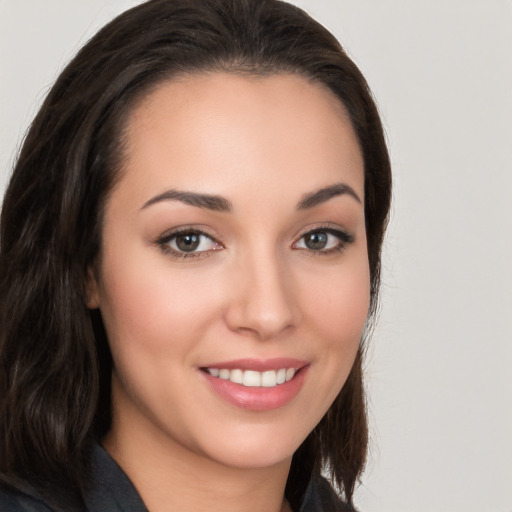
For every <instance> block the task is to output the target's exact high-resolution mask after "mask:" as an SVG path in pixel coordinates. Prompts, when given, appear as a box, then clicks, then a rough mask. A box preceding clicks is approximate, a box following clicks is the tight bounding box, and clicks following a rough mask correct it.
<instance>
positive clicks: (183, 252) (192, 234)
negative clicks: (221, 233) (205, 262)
mask: <svg viewBox="0 0 512 512" xmlns="http://www.w3.org/2000/svg"><path fill="white" fill-rule="evenodd" d="M158 245H159V246H160V247H161V248H162V249H163V250H164V251H166V252H169V253H170V254H172V255H174V256H180V257H182V256H202V255H205V254H207V253H210V252H211V251H218V250H220V249H223V246H222V244H220V243H219V242H217V241H216V240H214V239H213V238H211V237H210V236H209V235H207V234H206V233H203V232H202V231H196V230H183V231H178V232H177V233H171V234H169V235H166V236H164V237H162V238H160V239H159V240H158Z"/></svg>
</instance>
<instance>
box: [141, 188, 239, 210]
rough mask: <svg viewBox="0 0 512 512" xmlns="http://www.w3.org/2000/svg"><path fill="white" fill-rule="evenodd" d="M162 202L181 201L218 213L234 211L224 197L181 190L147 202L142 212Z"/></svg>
mask: <svg viewBox="0 0 512 512" xmlns="http://www.w3.org/2000/svg"><path fill="white" fill-rule="evenodd" d="M161 201H180V202H182V203H185V204H188V205H190V206H196V207H197V208H206V209H207V210H213V211H216V212H230V211H232V209H233V206H232V204H231V201H229V199H226V198H225V197H222V196H216V195H210V194H199V193H197V192H186V191H181V190H174V189H171V190H166V191H165V192H163V193H161V194H158V195H157V196H154V197H152V198H151V199H149V200H148V201H146V202H145V203H144V204H143V205H142V208H141V210H143V209H144V208H147V207H148V206H151V205H153V204H155V203H159V202H161Z"/></svg>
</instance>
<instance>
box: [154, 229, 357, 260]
mask: <svg viewBox="0 0 512 512" xmlns="http://www.w3.org/2000/svg"><path fill="white" fill-rule="evenodd" d="M314 234H327V235H332V236H334V237H336V238H337V239H338V243H337V244H336V246H335V247H332V248H329V249H324V250H322V249H319V250H314V249H309V248H308V247H296V246H297V244H299V243H300V242H301V241H302V240H304V238H305V237H306V236H308V235H310V236H311V235H314ZM180 235H193V236H194V235H195V236H199V237H206V238H208V239H209V240H211V242H212V243H214V244H217V245H218V246H220V248H223V246H222V244H221V243H220V242H219V241H218V240H216V239H215V238H214V237H212V236H211V235H209V234H208V233H205V232H204V231H201V230H200V229H196V228H181V229H178V230H175V231H173V232H172V233H169V234H166V235H163V236H161V237H160V238H158V240H156V242H155V243H156V245H158V247H159V248H160V249H161V250H162V251H163V252H164V253H165V254H170V255H172V256H173V257H175V258H180V259H181V258H182V259H185V258H204V257H207V256H211V254H212V253H213V252H215V251H217V250H219V249H210V250H206V251H199V252H196V251H190V252H186V251H180V250H176V249H173V248H172V247H170V246H169V244H170V243H171V242H172V241H173V240H175V239H176V238H177V237H178V236H180ZM353 242H354V237H353V236H352V235H351V234H350V233H348V232H346V231H343V230H341V229H335V228H333V227H331V226H320V227H317V228H314V229H310V230H309V231H306V232H305V233H303V234H302V235H301V236H300V238H299V240H298V241H297V242H294V243H293V246H292V247H294V249H296V250H305V251H307V252H309V253H310V254H311V255H315V256H316V255H318V256H326V255H329V254H334V253H340V252H342V251H343V250H345V249H346V247H347V245H349V244H351V243H353Z"/></svg>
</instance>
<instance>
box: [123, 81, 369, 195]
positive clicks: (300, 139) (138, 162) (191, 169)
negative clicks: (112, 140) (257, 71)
mask: <svg viewBox="0 0 512 512" xmlns="http://www.w3.org/2000/svg"><path fill="white" fill-rule="evenodd" d="M126 128H127V129H126V132H125V133H126V139H125V141H126V146H125V147H126V152H125V159H124V162H125V164H124V166H123V170H122V173H123V177H122V180H121V181H124V180H126V179H128V180H129V181H130V182H132V183H133V184H134V186H136V187H139V188H140V189H147V190H148V193H150V190H149V189H151V188H153V190H151V192H153V193H154V192H157V191H158V190H157V189H158V188H159V187H160V188H162V187H166V186H167V187H171V186H172V187H178V188H184V189H190V188H193V189H198V188H199V189H201V190H202V191H204V192H214V193H215V192H217V188H218V187H219V184H220V183H222V185H223V187H224V188H223V190H222V192H223V193H224V194H225V193H228V194H229V192H230V189H232V191H233V193H235V192H238V191H239V190H240V185H241V184H243V183H247V182H250V183H251V186H252V187H255V189H257V188H258V186H259V184H260V183H261V186H262V188H263V189H266V190H267V192H268V187H269V178H270V181H273V183H272V186H274V187H279V186H280V184H282V183H286V182H288V183H289V186H288V187H287V189H289V188H290V187H291V188H292V189H293V188H294V186H295V187H297V188H300V187H301V185H303V187H302V188H310V189H313V188H320V187H322V186H326V185H330V184H331V183H332V182H337V181H340V180H341V181H348V182H350V183H349V184H350V185H351V186H352V187H353V188H355V189H356V190H357V191H358V193H359V194H360V197H362V196H363V188H364V186H363V182H364V176H363V162H362V156H361V153H360V150H359V145H358V141H357V138H356V136H355V133H354V130H353V128H352V125H351V123H350V120H349V117H348V114H347V112H346V110H345V108H344V107H343V105H342V103H341V102H340V100H339V99H338V98H337V97H336V96H335V95H334V94H333V93H332V92H331V91H330V90H328V89H327V88H326V87H325V86H323V85H322V84H319V83H315V82H311V81H309V80H307V79H306V78H304V77H302V76H300V75H294V74H276V75H270V76H241V75H236V74H227V73H205V74H202V75H199V76H186V77H182V78H179V79H175V80H172V81H169V82H164V83H162V84H160V85H159V86H158V87H157V88H155V89H154V90H153V91H151V92H150V93H149V94H148V95H146V96H145V97H144V98H143V99H142V100H140V101H139V103H138V104H137V105H136V107H135V108H134V110H133V111H132V113H131V115H130V116H129V118H128V122H127V127H126ZM272 178H273V180H272ZM298 193H299V191H297V194H298Z"/></svg>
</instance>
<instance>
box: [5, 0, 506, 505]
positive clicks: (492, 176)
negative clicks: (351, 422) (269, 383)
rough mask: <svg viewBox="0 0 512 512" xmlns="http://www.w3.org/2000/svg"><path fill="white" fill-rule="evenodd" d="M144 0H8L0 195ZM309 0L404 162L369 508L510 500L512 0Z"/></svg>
mask: <svg viewBox="0 0 512 512" xmlns="http://www.w3.org/2000/svg"><path fill="white" fill-rule="evenodd" d="M137 3H139V2H138V1H136V0H111V1H108V0H87V1H84V0H44V1H42V0H0V190H3V188H4V186H5V182H6V180H7V178H8V175H9V171H10V167H11V165H12V162H13V161H14V158H15V155H16V150H17V147H18V144H19V142H20V140H21V138H22V136H23V134H24V132H25V130H26V128H27V126H28V124H29V123H30V120H31V118H32V117H33V115H34V114H35V112H36V111H37V108H38V105H39V104H40V102H41V100H42V99H43V98H44V96H45V94H46V92H47V91H48V88H49V86H50V85H51V83H52V82H53V80H54V79H55V78H56V76H57V74H58V72H59V70H60V69H61V68H62V66H63V65H64V64H65V63H66V62H67V61H68V59H69V58H70V57H71V56H72V55H73V54H74V53H75V51H76V50H77V49H78V48H79V46H80V45H82V44H83V43H84V42H85V41H86V40H87V39H88V38H89V37H90V36H91V35H92V34H93V33H94V32H95V31H96V30H97V29H98V28H100V27H101V26H102V25H103V24H104V23H105V22H106V21H108V20H110V19H111V18H112V17H113V16H115V15H116V14H118V13H119V12H121V11H123V10H125V9H126V8H128V7H131V6H133V5H135V4H137ZM296 3H297V4H298V5H300V6H302V7H303V8H305V9H306V10H307V11H309V12H310V13H311V14H312V15H313V16H314V17H316V18H317V19H318V20H319V21H321V22H322V23H323V24H324V25H326V26H327V27H328V28H329V29H330V30H331V31H332V32H334V33H335V35H336V36H337V37H338V38H339V39H340V41H341V42H342V44H343V45H344V46H345V48H346V49H347V51H348V53H349V54H350V55H351V56H352V58H353V59H354V60H355V61H356V63H357V64H358V65H359V66H360V68H361V70H362V71H363V73H364V74H365V75H366V77H367V79H368V81H369V83H370V85H371V87H372V89H373V91H374V93H375V96H376V99H377V102H378V104H379V107H380V110H381V112H382V116H383V120H384V123H385V127H386V131H387V136H388V140H389V146H390V151H391V155H392V162H393V167H394V179H395V188H394V205H393V211H392V218H391V224H390V229H389V236H388V240H387V243H386V247H385V255H384V274H383V279H384V282H383V300H382V311H381V316H380V322H379V326H378V328H377V330H376V332H375V335H374V337H373V340H372V343H371V346H370V347H369V350H368V361H367V369H366V371H367V376H368V388H369V408H370V418H371V433H372V440H373V442H372V446H371V454H370V459H369V463H368V467H367V470H366V472H365V474H364V476H363V484H362V485H361V486H360V487H359V489H358V490H357V491H356V500H355V501H356V504H358V506H359V507H360V509H361V510H362V511H363V512H432V511H436V512H473V511H474V512H482V511H484V510H485V511H486V512H493V511H496V512H512V322H511V317H512V270H511V269H512V265H511V262H512V201H511V200H510V197H511V195H512V2H511V1H510V0H431V1H428V2H427V1H421V0H416V1H413V0H379V1H377V0H374V1H370V0H302V1H300V0H296ZM283 435H286V433H283Z"/></svg>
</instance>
